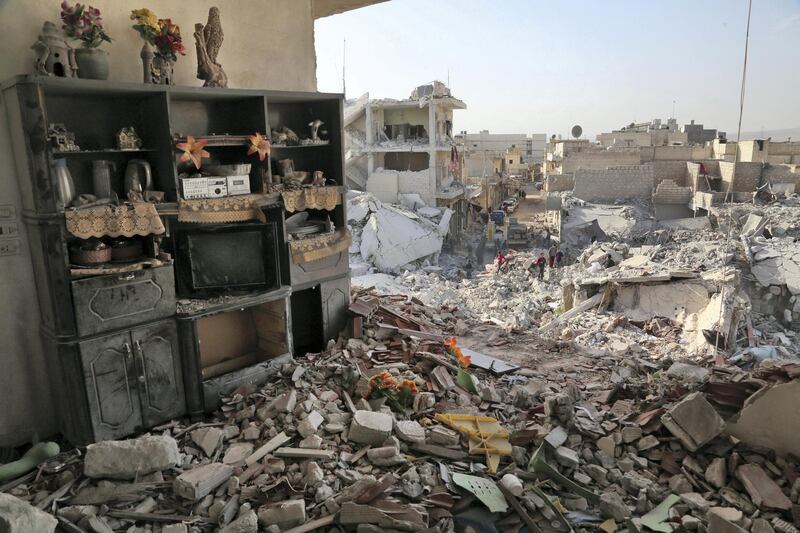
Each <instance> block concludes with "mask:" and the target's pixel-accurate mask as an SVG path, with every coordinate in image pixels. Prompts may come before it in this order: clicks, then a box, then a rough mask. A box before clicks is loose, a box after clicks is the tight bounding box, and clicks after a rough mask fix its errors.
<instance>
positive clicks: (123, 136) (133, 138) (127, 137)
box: [117, 126, 142, 150]
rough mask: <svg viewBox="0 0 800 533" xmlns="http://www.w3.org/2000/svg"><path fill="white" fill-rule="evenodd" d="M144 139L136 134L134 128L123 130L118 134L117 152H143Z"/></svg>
mask: <svg viewBox="0 0 800 533" xmlns="http://www.w3.org/2000/svg"><path fill="white" fill-rule="evenodd" d="M141 149H142V139H141V138H139V135H137V134H136V130H135V129H133V126H131V127H129V128H122V129H121V130H119V131H118V132H117V150H141Z"/></svg>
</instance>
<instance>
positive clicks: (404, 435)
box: [394, 420, 425, 443]
mask: <svg viewBox="0 0 800 533" xmlns="http://www.w3.org/2000/svg"><path fill="white" fill-rule="evenodd" d="M394 430H395V433H397V436H398V437H399V438H400V440H404V441H406V442H418V443H422V442H425V428H423V427H422V426H421V425H420V424H419V422H417V421H415V420H398V421H397V422H395V424H394Z"/></svg>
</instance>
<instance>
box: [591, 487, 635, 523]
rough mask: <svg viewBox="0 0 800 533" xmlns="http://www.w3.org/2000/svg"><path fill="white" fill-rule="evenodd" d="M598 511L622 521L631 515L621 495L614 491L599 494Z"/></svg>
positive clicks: (607, 516)
mask: <svg viewBox="0 0 800 533" xmlns="http://www.w3.org/2000/svg"><path fill="white" fill-rule="evenodd" d="M599 507H600V512H601V513H602V515H603V516H604V517H606V518H613V519H614V520H616V521H617V522H622V521H624V520H625V519H626V518H628V517H629V516H630V515H631V511H630V509H628V506H627V505H625V502H624V501H623V499H622V497H621V496H620V495H619V494H617V493H616V492H604V493H603V494H601V495H600V504H599Z"/></svg>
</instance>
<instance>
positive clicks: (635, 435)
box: [622, 426, 642, 444]
mask: <svg viewBox="0 0 800 533" xmlns="http://www.w3.org/2000/svg"><path fill="white" fill-rule="evenodd" d="M641 438H642V428H640V427H639V426H625V427H623V428H622V442H624V443H625V444H630V443H632V442H636V441H637V440H639V439H641Z"/></svg>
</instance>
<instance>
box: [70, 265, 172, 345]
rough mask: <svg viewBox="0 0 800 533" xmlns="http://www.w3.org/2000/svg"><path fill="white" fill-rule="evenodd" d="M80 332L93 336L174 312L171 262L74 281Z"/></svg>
mask: <svg viewBox="0 0 800 533" xmlns="http://www.w3.org/2000/svg"><path fill="white" fill-rule="evenodd" d="M72 299H73V302H74V305H75V321H76V323H77V326H78V335H81V336H84V335H94V334H96V333H100V332H103V331H110V330H113V329H119V328H124V327H129V326H132V325H135V324H140V323H142V322H145V321H152V320H157V319H160V318H165V317H168V316H172V315H174V314H175V278H174V275H173V268H172V266H171V265H166V266H163V267H159V268H153V269H149V270H139V271H136V272H125V273H122V274H111V275H107V276H97V277H92V278H83V279H79V280H75V281H73V282H72Z"/></svg>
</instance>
